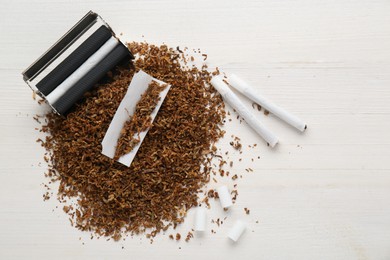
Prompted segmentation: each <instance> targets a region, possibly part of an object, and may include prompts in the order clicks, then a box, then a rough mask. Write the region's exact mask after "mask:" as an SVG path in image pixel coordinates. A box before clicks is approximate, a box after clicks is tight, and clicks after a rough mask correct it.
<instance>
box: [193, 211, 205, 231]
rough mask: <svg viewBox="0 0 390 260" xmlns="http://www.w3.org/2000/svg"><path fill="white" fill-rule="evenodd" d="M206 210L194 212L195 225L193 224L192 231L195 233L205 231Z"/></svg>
mask: <svg viewBox="0 0 390 260" xmlns="http://www.w3.org/2000/svg"><path fill="white" fill-rule="evenodd" d="M206 222H207V218H206V209H205V208H200V207H197V208H196V212H195V224H194V230H195V231H205V230H206Z"/></svg>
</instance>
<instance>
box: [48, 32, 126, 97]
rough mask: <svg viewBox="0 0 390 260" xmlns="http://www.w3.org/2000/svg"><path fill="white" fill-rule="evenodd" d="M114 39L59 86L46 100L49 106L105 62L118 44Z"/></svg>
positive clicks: (107, 42)
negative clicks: (102, 61) (101, 62)
mask: <svg viewBox="0 0 390 260" xmlns="http://www.w3.org/2000/svg"><path fill="white" fill-rule="evenodd" d="M118 43H119V42H118V40H117V39H116V38H114V37H111V38H110V39H108V40H107V41H106V42H105V43H104V44H103V45H102V47H100V48H99V49H98V50H97V51H96V52H95V53H94V54H93V55H92V56H91V57H89V58H88V59H87V60H86V61H85V62H84V63H83V64H82V65H81V66H80V67H79V68H78V69H77V70H75V71H74V72H73V73H72V74H71V75H70V76H69V77H68V78H67V79H65V80H64V81H63V82H62V83H61V84H60V85H58V86H57V87H56V88H55V89H54V90H53V91H52V92H51V93H50V94H49V95H47V97H46V100H47V101H48V102H49V104H53V103H55V102H56V101H57V100H58V99H59V98H60V97H61V96H62V95H64V94H65V93H66V91H68V90H69V89H70V88H71V87H72V86H73V85H74V84H76V82H77V81H79V80H80V79H81V78H82V77H84V76H85V75H86V74H87V73H88V72H89V71H90V70H91V69H92V68H93V67H95V66H96V64H98V63H99V62H100V61H101V60H103V59H104V58H105V57H106V56H107V55H108V54H109V53H110V52H111V51H112V50H113V49H114V48H115V46H116V45H117V44H118Z"/></svg>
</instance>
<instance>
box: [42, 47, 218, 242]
mask: <svg viewBox="0 0 390 260" xmlns="http://www.w3.org/2000/svg"><path fill="white" fill-rule="evenodd" d="M128 47H129V49H130V50H131V51H132V53H133V54H134V55H135V56H136V57H137V59H136V60H135V61H134V63H133V64H121V65H119V66H117V67H116V68H115V69H114V70H113V71H112V74H111V75H108V77H106V79H105V80H104V81H102V82H101V83H99V84H97V85H96V86H95V88H94V89H92V90H91V91H90V92H88V93H86V94H85V97H84V100H83V102H80V103H78V104H76V105H75V107H74V108H73V109H72V111H70V112H69V113H68V115H67V116H66V117H63V116H59V115H56V114H54V113H53V112H49V113H48V114H47V115H45V122H46V123H43V125H41V131H42V132H43V133H45V134H46V137H45V138H43V139H42V140H40V141H39V142H40V143H41V144H42V145H43V146H44V148H46V150H47V151H48V157H49V173H48V174H46V176H47V177H48V178H49V180H50V181H51V182H55V181H59V188H58V194H57V198H58V199H59V201H60V202H61V203H64V204H65V205H68V203H66V202H65V201H66V200H68V199H69V200H68V201H71V200H70V199H73V200H76V201H77V203H76V204H75V205H74V209H73V210H69V212H68V213H67V214H68V215H69V220H70V222H71V224H72V225H74V226H75V227H76V228H78V229H80V230H83V231H88V232H91V233H92V234H94V235H96V236H97V237H100V236H106V237H108V238H113V239H114V240H115V238H118V237H119V235H122V236H123V235H124V234H125V233H127V234H130V235H136V234H141V233H143V234H146V233H145V232H146V230H153V231H155V232H156V234H157V233H159V232H161V231H163V230H164V229H166V228H167V225H170V226H171V227H173V228H175V227H176V226H177V225H179V224H181V223H182V222H183V221H184V217H185V213H186V212H187V211H188V210H189V209H190V208H192V207H195V206H197V205H198V200H199V197H198V196H199V194H198V191H199V190H201V189H202V188H203V187H204V186H205V184H207V183H208V182H209V181H210V173H211V172H212V169H213V167H212V166H211V160H210V158H211V157H212V155H213V151H212V150H211V148H212V146H213V145H214V144H215V143H216V142H217V141H218V140H219V139H220V138H221V137H222V136H223V135H224V133H225V132H224V131H223V130H222V129H221V127H222V125H223V120H224V118H225V115H226V113H225V105H224V103H223V100H222V98H221V96H220V95H219V94H218V93H217V91H216V90H215V89H214V88H213V87H212V86H211V85H210V83H209V82H210V79H211V77H212V73H210V72H208V69H207V66H203V67H202V68H200V69H199V68H197V67H191V68H184V67H183V66H182V63H183V62H184V61H183V57H182V56H181V55H180V52H178V51H177V50H175V49H173V48H169V47H168V46H166V45H162V46H156V45H150V44H148V43H145V42H143V43H137V42H133V43H130V44H128ZM140 69H142V70H144V71H145V72H146V73H148V74H150V75H151V76H153V77H155V78H157V79H159V80H161V81H164V82H166V83H167V84H170V85H171V88H170V91H169V93H168V95H167V97H166V98H165V100H164V103H163V104H162V106H161V108H160V110H159V113H158V115H157V116H156V118H155V120H154V122H153V125H152V126H151V127H150V129H149V131H148V134H147V136H146V137H145V139H144V141H143V143H142V145H141V147H140V149H139V151H138V153H137V155H136V157H135V158H134V160H133V162H132V164H131V166H130V167H126V166H124V165H122V164H120V163H118V162H116V161H114V160H112V159H110V158H108V157H106V156H104V155H102V154H101V141H102V140H103V137H104V135H105V133H106V131H107V129H108V126H109V124H110V123H111V120H112V118H113V117H114V114H115V112H116V110H117V108H118V106H119V104H120V102H121V100H122V99H123V97H124V96H125V94H126V91H127V88H128V85H129V83H130V81H131V79H132V77H133V75H134V73H135V72H136V71H137V70H140ZM216 73H219V72H218V71H217V72H216ZM40 121H42V120H40Z"/></svg>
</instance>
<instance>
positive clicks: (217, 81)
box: [210, 76, 278, 147]
mask: <svg viewBox="0 0 390 260" xmlns="http://www.w3.org/2000/svg"><path fill="white" fill-rule="evenodd" d="M210 83H211V84H212V85H213V86H214V88H215V89H216V90H218V92H219V93H220V94H221V96H222V97H223V99H224V100H225V101H226V103H228V104H229V105H231V106H232V107H233V108H234V109H235V110H236V111H237V113H238V114H239V115H240V116H241V117H243V118H244V119H245V122H247V123H248V125H250V126H251V127H252V128H253V129H254V130H255V131H256V133H258V134H259V135H260V136H261V137H262V138H263V139H264V140H265V141H266V142H267V143H268V144H269V145H270V146H271V147H274V146H275V145H276V144H277V143H278V138H277V137H276V136H275V135H274V134H273V133H272V132H271V131H269V130H268V129H267V128H266V127H264V126H263V124H262V123H261V122H260V121H259V119H257V118H256V117H255V116H254V115H253V114H252V113H251V112H250V111H249V109H248V108H246V107H245V105H244V104H243V103H242V102H241V101H240V99H239V98H238V97H237V95H236V94H234V93H233V91H232V90H231V89H230V88H229V87H228V85H227V84H226V83H225V82H223V80H222V79H221V78H220V77H219V76H215V77H213V78H212V79H211V81H210Z"/></svg>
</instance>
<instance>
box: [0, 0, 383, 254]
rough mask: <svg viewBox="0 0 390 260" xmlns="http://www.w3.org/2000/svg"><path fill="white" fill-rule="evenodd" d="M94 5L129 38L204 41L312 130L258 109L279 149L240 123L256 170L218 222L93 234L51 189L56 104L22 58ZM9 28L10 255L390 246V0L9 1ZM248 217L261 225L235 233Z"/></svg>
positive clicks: (5, 101) (4, 27) (0, 170)
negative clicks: (44, 121)
mask: <svg viewBox="0 0 390 260" xmlns="http://www.w3.org/2000/svg"><path fill="white" fill-rule="evenodd" d="M90 9H92V10H94V11H95V12H97V13H99V14H100V15H102V16H103V18H104V19H105V20H106V21H107V22H108V23H109V24H110V25H111V26H112V27H113V28H114V30H115V31H116V32H117V33H118V34H119V33H120V32H123V36H122V37H121V38H122V39H124V40H128V41H132V40H136V41H140V40H143V39H146V40H147V41H148V42H153V43H162V42H165V43H167V44H168V45H170V46H172V47H176V46H178V45H179V46H182V47H184V46H188V47H190V48H201V49H202V51H204V52H206V53H207V54H208V60H209V61H210V62H212V64H213V65H215V66H219V67H220V68H221V69H223V70H224V71H225V72H228V73H229V72H234V73H236V74H238V75H241V76H242V77H243V78H246V79H247V80H249V81H250V82H252V83H254V84H255V85H256V86H257V87H258V90H259V91H261V92H262V93H263V94H264V95H266V96H268V97H269V98H271V99H272V100H274V101H276V102H277V103H278V104H280V105H282V106H283V107H285V108H288V109H289V110H290V111H291V112H293V113H295V114H296V115H298V116H300V117H301V118H303V119H305V120H306V122H307V123H308V126H309V128H308V130H307V132H306V133H304V134H299V133H297V132H296V131H295V130H293V129H292V128H290V127H287V126H286V125H285V124H283V123H281V122H280V121H278V120H277V119H276V118H274V117H273V116H271V115H270V116H268V117H265V116H264V115H263V114H261V113H258V114H259V117H260V118H261V119H262V121H263V122H264V124H266V125H267V126H268V127H269V128H270V129H272V130H274V131H275V133H276V134H277V135H278V136H279V137H280V139H281V142H280V145H279V146H278V147H277V148H276V149H274V150H271V149H269V148H267V147H265V146H264V145H263V143H262V141H261V139H259V137H258V136H256V135H255V134H254V133H253V132H252V131H251V130H250V129H249V128H248V127H246V126H245V125H244V124H241V125H240V124H238V123H233V124H228V125H227V130H228V135H227V138H226V140H224V141H223V142H222V143H221V147H225V148H227V147H228V142H229V141H230V133H237V135H238V136H240V137H241V138H242V143H243V144H244V146H245V147H246V148H245V149H244V153H243V155H236V156H235V157H234V158H235V159H237V158H238V157H239V156H240V157H242V158H243V162H242V163H241V164H239V163H237V164H235V166H234V168H233V171H234V172H235V173H238V174H242V175H243V178H242V179H240V180H239V181H238V185H239V197H238V201H237V204H236V205H235V207H234V209H233V210H232V212H231V213H230V215H229V218H228V219H227V220H226V223H224V225H223V226H222V227H220V228H216V227H214V226H213V225H212V224H211V223H210V226H209V228H214V229H215V230H216V231H217V233H216V234H211V233H210V232H207V234H206V235H205V236H204V237H203V238H200V237H196V238H194V239H193V240H192V241H191V242H190V243H185V242H184V241H181V242H179V243H176V242H172V241H169V239H168V238H167V235H165V236H158V237H157V238H156V239H155V242H154V243H153V244H149V242H148V240H146V239H145V238H142V237H134V238H129V239H127V240H126V241H122V242H118V243H115V242H112V241H105V239H99V240H97V239H93V240H90V239H89V234H88V233H83V232H80V231H78V230H76V229H74V228H72V227H71V226H70V224H69V221H68V220H67V216H66V215H65V214H64V213H63V212H62V209H61V205H59V204H58V203H57V202H56V200H55V198H52V199H51V200H49V201H48V202H43V200H42V194H43V193H44V191H45V189H44V188H43V186H42V185H41V184H42V183H43V182H46V180H45V179H44V177H43V172H44V171H45V165H44V163H43V162H42V161H43V160H42V156H43V153H44V151H43V149H42V148H41V147H40V146H39V145H38V144H37V143H36V142H35V140H36V138H37V136H38V133H37V132H36V131H35V130H34V128H35V127H37V125H36V124H35V122H34V120H33V119H32V116H33V115H35V114H37V113H40V112H42V108H41V107H39V106H38V105H37V104H36V103H35V102H34V101H33V100H32V98H31V91H30V89H29V88H28V87H27V85H26V84H25V83H24V82H23V81H22V77H21V72H22V71H23V70H24V69H25V68H26V67H27V66H28V65H29V64H30V63H31V62H32V61H34V60H35V59H36V58H37V57H38V56H39V55H40V54H41V53H42V52H43V51H45V50H46V49H47V48H48V47H49V46H50V45H51V44H52V43H53V42H54V41H55V40H57V39H58V38H59V37H60V36H61V35H62V34H63V33H64V32H65V31H66V30H68V29H69V28H70V26H71V25H73V24H74V23H75V22H76V21H77V20H78V19H80V17H82V16H83V15H84V14H85V13H86V12H87V11H88V10H90ZM0 28H1V31H0V32H1V37H0V47H1V48H0V79H1V91H2V94H1V96H0V106H1V109H0V117H1V121H0V141H1V146H0V147H1V148H0V158H1V159H0V162H1V163H0V259H115V258H126V259H202V260H203V259H390V158H389V152H390V2H389V1H388V0H377V1H369V0H366V1H363V0H356V1H340V0H328V1H320V0H298V1H280V0H273V1H258V0H257V1H256V0H253V1H222V0H219V1H206V0H197V1H173V0H170V1H153V0H135V1H103V0H94V1H89V2H88V3H87V2H81V1H76V0H70V1H48V0H41V1H27V0H16V1H2V3H1V8H0ZM142 35H144V38H142ZM247 104H248V106H250V103H249V102H247ZM253 111H254V112H255V110H253ZM253 143H258V144H259V145H258V147H257V148H256V149H249V148H247V145H248V144H253ZM257 156H260V159H259V160H258V159H256V160H255V162H251V160H250V158H253V157H255V158H257ZM247 167H251V168H253V169H254V172H253V173H247V172H246V171H245V170H244V169H245V168H247ZM56 206H58V208H56ZM243 207H248V208H250V210H251V213H250V215H248V216H247V215H245V214H244V211H243ZM218 210H219V209H218V207H217V205H215V206H214V207H213V210H212V212H213V213H211V214H215V215H216V216H217V215H218V214H222V213H221V212H218ZM191 214H192V213H191V212H190V213H189V217H188V221H186V223H185V224H184V225H183V227H181V228H180V229H179V230H183V232H184V231H185V230H188V228H190V227H191V225H192V216H191ZM236 218H241V219H243V220H244V221H246V222H247V223H248V225H249V229H248V231H247V232H246V233H245V235H244V236H243V237H242V239H241V240H240V241H239V243H237V244H235V245H233V244H232V243H229V241H228V240H227V238H226V232H227V230H228V228H229V227H230V226H231V225H232V223H233V221H234V219H236ZM256 221H258V222H259V223H256ZM168 234H169V233H168ZM122 246H123V247H124V249H122ZM179 247H180V248H179Z"/></svg>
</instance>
